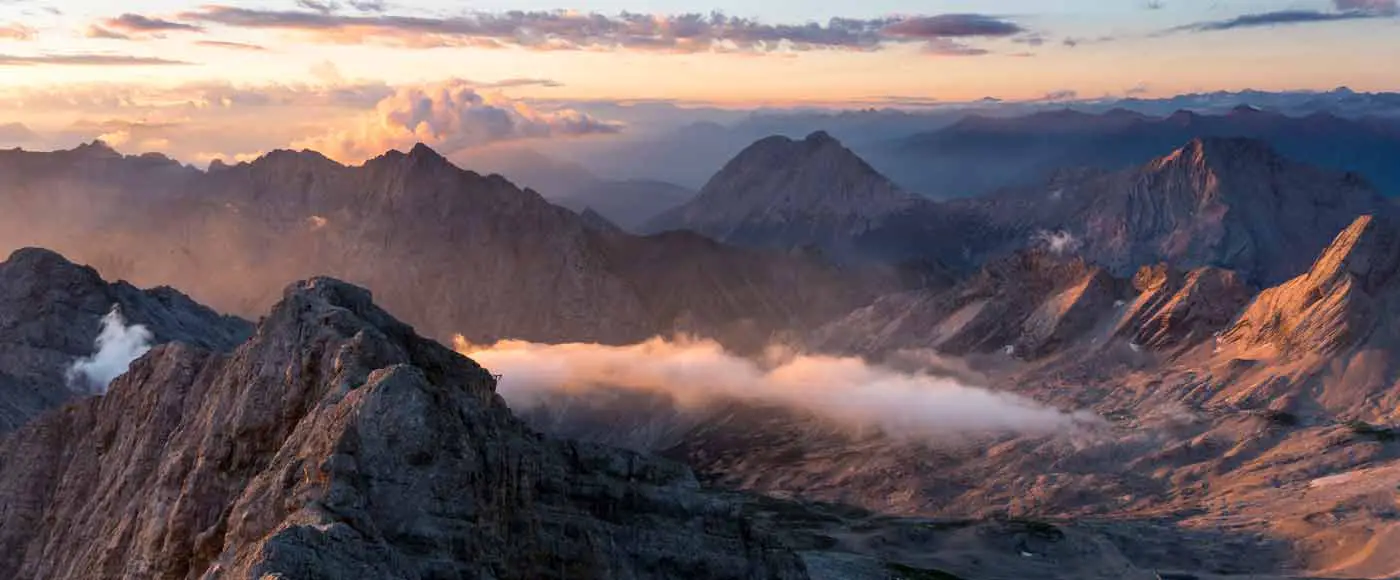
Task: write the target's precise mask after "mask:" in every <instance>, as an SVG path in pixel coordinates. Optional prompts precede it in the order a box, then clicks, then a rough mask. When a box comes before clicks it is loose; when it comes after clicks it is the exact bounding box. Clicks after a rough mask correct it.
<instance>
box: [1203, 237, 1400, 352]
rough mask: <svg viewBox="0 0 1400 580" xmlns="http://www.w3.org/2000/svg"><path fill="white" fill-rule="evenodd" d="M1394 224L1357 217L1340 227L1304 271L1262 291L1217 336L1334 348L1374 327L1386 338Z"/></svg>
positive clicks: (1398, 300)
mask: <svg viewBox="0 0 1400 580" xmlns="http://www.w3.org/2000/svg"><path fill="white" fill-rule="evenodd" d="M1397 271H1400V230H1397V228H1396V226H1395V225H1394V222H1393V221H1392V220H1391V219H1389V218H1384V217H1380V216H1362V217H1360V218H1357V219H1356V221H1355V222H1353V223H1352V224H1351V226H1350V227H1348V228H1347V229H1346V230H1344V231H1342V233H1341V234H1339V235H1338V236H1337V238H1336V240H1335V241H1333V242H1332V245H1331V246H1329V247H1328V248H1327V250H1326V251H1325V252H1323V253H1322V255H1321V257H1319V258H1318V259H1317V261H1316V262H1315V263H1314V264H1313V267H1312V269H1311V270H1309V271H1308V272H1307V273H1305V274H1303V275H1301V276H1299V277H1297V278H1294V279H1293V280H1290V281H1288V282H1287V283H1284V284H1283V285H1280V286H1278V287H1275V288H1270V289H1268V290H1265V291H1264V292H1263V293H1262V294H1260V295H1259V297H1258V298H1256V299H1255V300H1254V301H1253V302H1252V303H1251V304H1250V305H1249V308H1248V309H1247V310H1245V312H1244V314H1243V315H1241V316H1240V318H1239V320H1238V321H1236V322H1235V324H1234V326H1232V327H1231V328H1230V329H1229V331H1228V332H1226V333H1225V335H1224V336H1223V337H1222V341H1223V342H1225V343H1227V344H1232V345H1239V346H1245V347H1258V346H1262V347H1268V348H1271V349H1273V350H1275V351H1277V352H1280V353H1284V352H1315V353H1320V354H1334V353H1337V352H1338V351H1340V350H1343V349H1346V348H1348V347H1352V346H1356V345H1358V344H1360V343H1362V342H1364V341H1366V340H1368V339H1370V338H1372V335H1373V333H1375V332H1376V331H1377V330H1382V331H1384V334H1385V335H1386V336H1382V337H1377V338H1378V340H1382V341H1383V340H1384V339H1386V338H1391V337H1393V335H1394V334H1395V333H1394V331H1393V330H1392V329H1391V326H1392V325H1391V324H1389V320H1390V314H1391V313H1392V312H1394V311H1393V310H1392V308H1394V307H1396V306H1400V287H1397V286H1396V284H1395V283H1394V278H1395V274H1396V272H1397Z"/></svg>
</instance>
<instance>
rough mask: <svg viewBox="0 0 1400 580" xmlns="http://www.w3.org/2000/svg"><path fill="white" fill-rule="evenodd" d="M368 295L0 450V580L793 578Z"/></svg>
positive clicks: (765, 543)
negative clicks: (514, 399) (545, 430)
mask: <svg viewBox="0 0 1400 580" xmlns="http://www.w3.org/2000/svg"><path fill="white" fill-rule="evenodd" d="M494 386H495V383H494V379H493V378H492V376H491V375H490V374H489V373H488V372H487V371H485V370H484V369H482V368H481V367H479V366H477V365H476V364H475V363H473V362H472V361H470V360H468V359H466V358H463V357H461V356H460V355H457V354H456V353H453V352H452V351H450V350H448V349H446V348H444V347H442V346H440V345H438V344H436V343H434V342H431V341H428V340H425V339H423V338H420V337H418V336H417V335H416V334H414V332H413V330H412V329H411V328H410V327H408V326H407V325H405V324H403V323H400V322H398V321H397V320H395V319H393V318H392V317H390V316H389V315H388V314H386V313H385V312H384V311H383V310H380V309H379V308H378V307H376V306H375V305H374V304H373V303H372V301H371V297H370V294H369V292H368V291H365V290H363V289H360V288H357V287H354V286H350V285H348V284H344V283H341V282H338V281H335V280H331V279H326V278H320V279H314V280H311V281H309V282H304V283H300V284H296V285H293V286H291V287H289V288H288V289H287V290H286V293H285V295H284V298H283V300H282V301H281V302H280V303H279V304H278V305H277V306H276V307H275V308H274V309H273V311H272V313H271V314H270V315H269V316H267V317H266V318H265V319H264V320H263V321H262V323H261V324H260V325H259V328H258V330H257V333H256V334H255V335H254V337H253V338H252V339H251V340H249V341H248V342H247V343H245V344H243V345H242V346H240V347H239V348H238V349H237V350H236V351H234V352H232V353H228V354H220V353H213V352H210V351H208V350H205V349H201V348H197V347H194V346H188V345H185V344H179V343H176V344H170V345H166V346H162V347H158V348H156V349H155V350H153V351H151V352H150V353H149V354H148V355H146V356H145V357H143V358H141V359H139V360H138V361H137V362H136V363H135V364H134V365H133V367H132V370H131V371H130V372H129V373H127V374H126V375H124V376H123V377H121V378H119V379H118V380H117V381H116V382H115V384H114V385H113V386H112V389H111V390H110V392H109V394H108V395H106V396H104V397H100V398H93V399H88V400H84V401H81V402H79V403H77V404H74V405H71V406H69V407H67V408H66V409H64V410H63V411H62V412H59V413H54V414H50V415H47V416H45V417H43V418H41V419H38V420H36V421H34V422H32V423H30V424H28V425H26V426H24V427H23V428H21V429H20V430H19V431H17V432H15V433H13V434H11V435H9V436H8V437H6V438H4V439H0V577H5V578H16V579H37V578H45V579H63V578H85V579H87V578H197V577H230V578H269V577H274V578H344V577H375V578H443V577H451V578H501V579H504V578H522V579H523V578H561V579H562V578H623V579H631V578H734V579H738V578H805V577H806V573H805V572H804V568H803V565H802V563H801V561H800V560H799V559H798V558H797V556H796V555H795V554H794V553H792V552H791V551H788V550H787V549H785V548H784V547H783V546H782V544H781V543H780V542H778V541H777V540H775V539H773V538H772V537H771V536H769V535H767V534H766V533H765V532H764V531H763V530H761V529H759V528H757V527H755V525H754V524H752V523H751V522H748V521H747V520H745V519H743V518H741V517H739V513H740V511H739V506H738V505H737V504H735V503H733V502H732V501H730V500H726V499H723V498H721V497H719V496H712V495H708V494H707V493H705V492H702V491H700V490H699V489H698V486H697V483H696V481H695V479H694V477H693V475H691V473H690V471H689V470H688V469H686V468H684V467H682V466H680V465H679V464H675V463H670V462H667V461H664V460H659V459H651V458H647V457H645V456H641V455H637V454H634V453H630V452H624V451H618V450H613V449H608V448H603V447H598V446H593V445H586V444H580V443H569V442H561V441H555V440H551V439H547V438H544V437H542V436H540V435H538V434H536V433H534V432H532V431H530V430H529V429H527V428H525V427H524V425H523V424H522V423H521V422H519V421H518V420H517V419H515V418H514V417H513V416H512V415H511V413H510V411H509V410H508V409H507V408H506V406H505V404H504V403H503V402H502V400H501V399H500V398H499V397H498V396H497V395H496V394H495V392H494Z"/></svg>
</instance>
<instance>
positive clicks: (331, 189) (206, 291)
mask: <svg viewBox="0 0 1400 580" xmlns="http://www.w3.org/2000/svg"><path fill="white" fill-rule="evenodd" d="M0 167H3V168H4V169H3V171H0V175H3V176H4V181H3V183H0V195H3V196H4V199H5V202H6V204H7V207H13V208H17V210H18V211H17V212H6V213H5V214H4V215H0V225H3V226H4V228H3V229H0V232H2V233H0V243H4V244H17V245H21V244H22V245H44V246H47V247H53V248H57V249H59V250H62V251H65V252H67V253H69V254H70V255H73V256H74V257H75V259H79V260H82V261H84V262H88V263H93V264H97V265H98V267H99V268H100V269H102V270H103V271H104V272H105V273H107V274H108V275H110V276H120V277H123V278H127V279H132V280H136V281H139V282H141V283H148V284H172V285H178V286H179V287H182V288H186V289H188V291H190V292H191V293H192V294H193V295H195V296H197V297H199V298H200V299H201V300H204V301H207V302H209V303H212V304H215V305H216V306H218V307H219V308H222V309H224V310H226V311H232V312H238V313H244V314H251V313H254V312H257V311H258V310H260V309H263V308H266V307H267V305H269V304H271V303H272V302H273V301H275V300H276V298H277V296H278V292H279V289H280V288H281V286H282V285H283V284H285V282H286V281H287V280H292V279H297V278H304V277H306V276H309V275H314V274H334V275H337V276H340V277H343V278H347V279H350V280H354V281H356V282H359V283H362V284H365V285H367V286H369V287H370V288H372V289H373V290H374V291H375V292H376V293H377V295H378V296H379V297H380V299H381V300H382V301H383V302H384V303H385V304H388V305H389V306H390V307H391V308H393V309H394V311H395V312H397V313H399V314H400V315H401V316H404V317H405V318H406V319H408V320H410V321H412V322H413V323H415V324H417V325H420V328H422V329H423V330H424V332H427V333H430V334H432V335H434V336H438V337H443V338H445V337H450V336H451V335H452V334H454V333H462V334H464V335H466V336H467V337H468V338H471V339H473V340H479V341H490V340H495V339H500V338H511V337H514V338H525V339H531V340H566V341H567V340H580V341H600V342H616V343H626V342H632V341H637V340H642V339H645V338H648V337H651V336H654V335H657V334H669V333H671V332H673V331H675V330H677V329H678V328H679V327H678V325H681V326H683V327H684V328H686V329H690V330H704V331H706V332H708V333H713V334H716V335H726V334H728V335H730V336H735V337H737V336H740V335H742V336H743V337H745V338H748V339H750V340H754V341H758V342H762V341H763V340H765V339H766V336H767V334H765V333H767V332H773V331H775V330H779V329H783V330H787V329H790V328H793V327H802V326H806V325H811V324H816V323H819V322H820V319H822V318H824V317H829V316H834V315H836V314H838V313H839V312H841V311H843V310H844V309H847V308H850V307H852V306H854V305H856V304H859V303H860V302H862V301H863V300H867V299H868V298H869V297H870V292H872V291H875V290H877V289H880V288H883V287H884V286H882V285H883V284H885V283H886V282H885V281H882V279H881V278H879V277H875V278H871V277H850V276H848V275H846V274H844V273H842V272H840V271H837V270H836V269H833V268H830V267H828V266H826V265H823V264H821V263H819V262H817V261H814V260H811V259H808V258H804V257H800V256H789V255H785V254H782V253H777V252H762V251H754V250H745V249H738V248H733V247H728V246H720V245H717V244H713V243H712V242H708V241H706V242H707V243H705V244H697V243H693V242H692V241H690V240H688V239H686V238H685V237H683V236H661V237H655V238H640V237H635V236H631V235H627V234H623V233H619V232H612V231H602V230H599V229H598V228H595V227H592V226H591V225H590V224H589V223H588V222H586V221H585V219H584V218H583V217H582V216H580V215H579V214H576V213H574V212H572V211H570V210H567V209H564V208H561V207H558V206H555V205H551V204H550V203H548V202H546V201H545V200H544V199H543V198H542V197H540V196H539V195H538V194H535V193H532V192H530V191H528V190H525V191H522V190H521V189H519V188H517V187H516V186H514V185H513V184H511V183H510V182H509V181H507V180H505V179H504V178H502V177H499V176H491V177H485V176H481V175H479V174H476V173H473V172H469V171H464V170H462V169H459V168H457V167H455V166H454V165H452V164H451V163H449V162H448V161H447V160H446V159H444V158H442V157H441V156H439V155H438V154H437V153H435V152H433V151H432V150H431V149H429V148H427V147H423V146H419V147H416V148H414V149H413V150H412V151H409V152H397V151H395V152H389V153H387V154H385V155H383V156H381V157H379V158H376V159H373V160H370V161H369V162H367V163H365V164H364V165H363V166H359V167H347V166H343V165H340V164H338V163H335V162H333V161H331V160H329V159H326V158H325V157H324V156H322V155H320V154H318V153H315V152H310V151H302V152H293V151H276V152H273V153H270V154H268V155H266V156H264V157H262V158H260V159H258V160H256V161H253V162H250V163H240V164H238V165H233V166H229V165H216V166H213V167H211V169H210V170H209V171H208V172H207V173H205V172H199V171H195V170H189V169H185V168H181V167H179V166H178V165H175V166H172V165H170V164H169V162H161V161H158V160H150V159H145V158H138V157H123V156H121V155H118V154H116V153H115V152H113V151H111V150H110V149H108V148H106V147H104V146H101V145H100V144H99V145H90V146H87V147H85V148H80V150H75V151H59V152H54V153H29V152H0ZM636 256H646V258H645V259H646V260H647V261H648V263H649V264H651V266H650V267H649V268H648V269H647V270H646V271H645V272H639V271H637V270H634V269H632V268H631V263H632V262H633V261H634V260H637V259H642V258H638V257H636ZM740 265H747V266H740ZM662 281H664V283H665V284H666V286H658V284H660V283H662ZM671 284H674V285H675V286H669V285H671ZM714 285H719V286H723V287H726V288H733V289H734V290H733V291H728V292H723V293H714V292H712V291H708V292H706V291H702V290H701V289H704V288H709V287H712V286H714ZM655 294H665V295H666V303H665V304H658V303H656V302H655V301H654V299H653V298H652V296H653V295H655ZM787 304H803V305H804V308H802V309H800V310H794V309H788V308H786V307H785V306H783V305H787Z"/></svg>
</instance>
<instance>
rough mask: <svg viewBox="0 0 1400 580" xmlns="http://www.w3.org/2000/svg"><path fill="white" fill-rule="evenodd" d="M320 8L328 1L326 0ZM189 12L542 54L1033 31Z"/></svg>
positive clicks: (370, 37)
mask: <svg viewBox="0 0 1400 580" xmlns="http://www.w3.org/2000/svg"><path fill="white" fill-rule="evenodd" d="M316 4H317V5H318V6H325V5H326V4H325V3H324V2H316ZM180 18H181V19H183V20H187V21H191V22H202V23H206V24H218V25H222V26H228V27H236V28H251V29H269V30H282V31H288V32H296V33H301V34H304V35H308V36H309V37H310V38H311V39H313V40H316V41H321V42H332V43H362V42H378V43H383V44H389V45H395V46H405V47H440V46H473V47H506V46H518V47H524V48H529V49H535V50H595V49H613V48H626V49H634V50H646V51H670V52H705V51H712V50H713V51H744V52H770V51H775V50H780V49H791V50H818V49H828V50H878V49H880V48H882V47H883V46H884V45H885V44H887V43H903V42H916V41H929V40H936V39H947V38H974V37H1001V36H1011V35H1014V34H1018V33H1021V32H1025V30H1024V29H1023V28H1022V27H1021V26H1020V25H1017V24H1015V23H1012V22H1009V21H1006V20H1002V19H999V18H995V17H990V16H984V15H978V14H949V15H941V16H920V17H910V18H902V19H901V18H879V19H854V18H832V19H830V20H828V21H827V22H826V23H825V24H821V23H807V24H765V23H762V22H759V21H756V20H751V19H746V18H737V17H731V16H727V15H724V14H721V13H718V12H716V13H711V14H681V15H649V14H636V13H627V12H624V13H621V14H619V15H616V16H610V15H604V14H598V13H582V12H573V11H533V12H527V11H510V12H503V13H486V12H477V13H472V14H468V15H464V16H459V17H448V18H431V17H413V16H394V15H385V14H375V15H345V14H339V13H335V12H333V11H325V10H310V11H305V10H303V11H277V10H258V9H251V8H239V7H234V6H221V5H214V6H205V7H203V8H201V9H199V10H194V11H190V12H185V13H183V14H181V15H180Z"/></svg>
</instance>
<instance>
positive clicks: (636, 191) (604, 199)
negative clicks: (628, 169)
mask: <svg viewBox="0 0 1400 580" xmlns="http://www.w3.org/2000/svg"><path fill="white" fill-rule="evenodd" d="M694 197H695V192H694V191H691V190H689V189H686V188H684V187H681V186H679V185H675V184H673V183H666V182H664V181H642V180H638V181H597V182H594V183H590V184H587V185H585V186H583V187H582V188H579V189H575V190H573V191H569V192H566V193H565V194H564V195H562V196H560V197H554V198H551V199H550V201H552V202H553V203H556V204H558V205H561V206H563V207H567V208H569V209H572V210H574V211H578V212H582V211H585V210H589V209H591V210H593V211H596V212H598V214H599V215H601V216H603V217H606V218H608V220H609V221H611V222H613V223H615V224H617V225H618V226H619V227H621V228H622V229H624V230H626V231H629V232H640V231H643V230H644V229H645V227H644V226H645V225H646V223H647V222H649V221H651V220H653V219H655V218H656V217H657V216H659V215H661V214H662V213H665V212H666V211H669V210H671V209H674V208H676V207H678V206H680V205H682V204H684V203H686V202H688V201H690V200H691V199H692V198H694Z"/></svg>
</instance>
